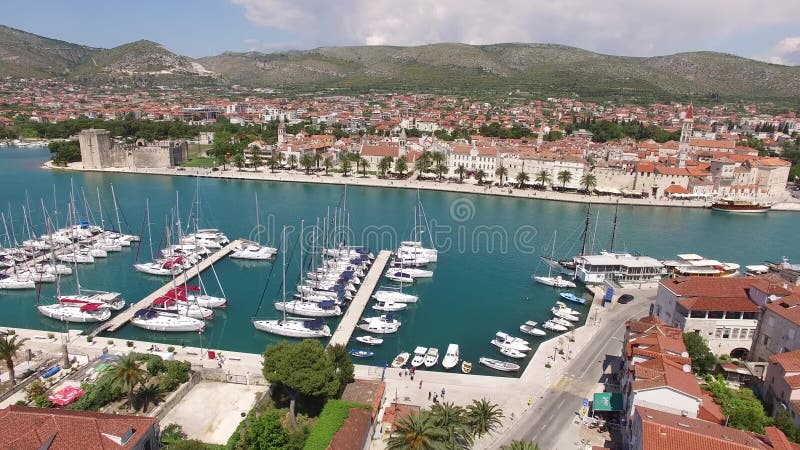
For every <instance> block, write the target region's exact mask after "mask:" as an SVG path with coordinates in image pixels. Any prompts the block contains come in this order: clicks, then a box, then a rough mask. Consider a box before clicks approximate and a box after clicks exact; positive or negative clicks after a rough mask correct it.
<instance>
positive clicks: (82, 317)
mask: <svg viewBox="0 0 800 450" xmlns="http://www.w3.org/2000/svg"><path fill="white" fill-rule="evenodd" d="M36 309H38V310H39V312H40V313H41V314H42V315H44V316H47V317H49V318H51V319H56V320H60V321H62V322H75V323H88V322H105V321H106V320H108V319H110V318H111V310H110V309H109V308H108V306H106V305H104V304H101V303H85V304H81V305H71V304H64V303H55V304H52V305H39V306H37V307H36Z"/></svg>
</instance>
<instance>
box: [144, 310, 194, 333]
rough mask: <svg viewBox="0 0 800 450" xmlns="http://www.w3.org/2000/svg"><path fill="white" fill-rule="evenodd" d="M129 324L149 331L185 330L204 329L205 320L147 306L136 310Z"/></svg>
mask: <svg viewBox="0 0 800 450" xmlns="http://www.w3.org/2000/svg"><path fill="white" fill-rule="evenodd" d="M131 324H133V325H134V326H137V327H139V328H144V329H145V330H150V331H165V332H185V331H203V329H205V322H203V321H202V320H199V319H194V318H192V317H187V316H182V315H180V314H175V313H169V312H162V311H157V310H155V309H149V308H145V309H141V310H139V311H136V313H135V314H134V315H133V318H132V319H131Z"/></svg>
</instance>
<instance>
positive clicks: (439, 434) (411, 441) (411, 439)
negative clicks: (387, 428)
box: [386, 412, 447, 450]
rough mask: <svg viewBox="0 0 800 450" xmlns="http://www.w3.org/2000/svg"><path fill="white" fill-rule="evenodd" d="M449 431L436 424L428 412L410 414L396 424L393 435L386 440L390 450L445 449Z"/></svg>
mask: <svg viewBox="0 0 800 450" xmlns="http://www.w3.org/2000/svg"><path fill="white" fill-rule="evenodd" d="M446 438H447V432H446V431H444V430H442V429H441V428H439V427H437V426H436V422H435V421H434V420H433V418H432V417H431V416H430V414H427V413H424V412H423V413H418V414H409V415H407V416H405V417H403V418H402V419H400V420H399V421H398V422H397V423H395V424H394V431H392V436H391V437H389V440H388V441H387V442H386V448H387V449H388V450H439V449H444V447H445V446H444V440H445V439H446Z"/></svg>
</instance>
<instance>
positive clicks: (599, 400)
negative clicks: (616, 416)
mask: <svg viewBox="0 0 800 450" xmlns="http://www.w3.org/2000/svg"><path fill="white" fill-rule="evenodd" d="M592 409H594V410H595V411H622V395H621V394H614V393H611V392H599V393H596V394H594V403H593V404H592Z"/></svg>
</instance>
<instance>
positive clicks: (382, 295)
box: [372, 285, 419, 303]
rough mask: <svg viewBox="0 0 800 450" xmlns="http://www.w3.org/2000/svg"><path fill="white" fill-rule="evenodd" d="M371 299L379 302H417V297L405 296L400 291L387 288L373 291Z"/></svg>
mask: <svg viewBox="0 0 800 450" xmlns="http://www.w3.org/2000/svg"><path fill="white" fill-rule="evenodd" d="M401 286H402V285H401ZM372 298H374V299H375V300H377V301H379V302H396V303H416V302H417V301H418V300H419V297H417V296H416V295H411V294H406V293H404V292H402V291H394V290H390V289H387V288H382V289H380V290H378V291H375V293H374V294H372Z"/></svg>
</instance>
